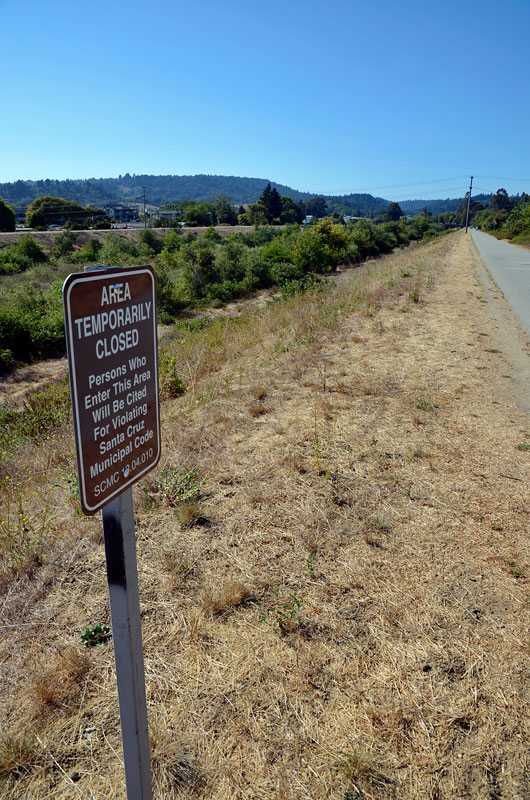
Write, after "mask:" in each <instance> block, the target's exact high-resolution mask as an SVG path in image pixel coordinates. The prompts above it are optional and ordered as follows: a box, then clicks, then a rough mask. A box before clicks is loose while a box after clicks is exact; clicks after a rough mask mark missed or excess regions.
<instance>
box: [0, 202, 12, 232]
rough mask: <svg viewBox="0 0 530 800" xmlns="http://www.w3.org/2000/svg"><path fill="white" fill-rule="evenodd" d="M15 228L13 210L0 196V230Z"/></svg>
mask: <svg viewBox="0 0 530 800" xmlns="http://www.w3.org/2000/svg"><path fill="white" fill-rule="evenodd" d="M14 230H15V212H14V211H13V209H11V208H9V206H6V204H5V203H4V201H3V200H2V198H1V197H0V231H14Z"/></svg>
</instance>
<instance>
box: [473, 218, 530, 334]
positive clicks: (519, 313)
mask: <svg viewBox="0 0 530 800" xmlns="http://www.w3.org/2000/svg"><path fill="white" fill-rule="evenodd" d="M471 236H472V237H473V241H474V242H475V244H476V246H477V248H478V251H479V253H480V256H481V258H482V260H483V261H484V264H485V265H486V267H487V269H488V272H489V273H490V275H491V277H492V278H493V280H494V281H495V283H496V284H497V286H498V287H499V289H500V290H501V292H502V293H503V295H504V298H505V300H506V301H507V303H508V304H509V306H510V308H511V309H512V311H513V313H514V314H515V315H516V317H518V319H519V321H520V323H521V324H522V326H523V328H524V329H525V331H526V332H527V334H528V335H529V336H530V251H526V250H523V249H522V248H521V247H516V246H515V245H513V244H508V243H507V242H499V241H498V240H497V239H495V238H494V237H493V236H489V235H488V234H487V233H482V231H475V230H473V231H471Z"/></svg>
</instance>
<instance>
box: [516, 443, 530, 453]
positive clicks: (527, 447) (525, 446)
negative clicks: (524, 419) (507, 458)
mask: <svg viewBox="0 0 530 800" xmlns="http://www.w3.org/2000/svg"><path fill="white" fill-rule="evenodd" d="M516 449H517V450H522V451H523V452H526V451H527V450H530V444H528V443H527V442H519V444H518V445H517V447H516Z"/></svg>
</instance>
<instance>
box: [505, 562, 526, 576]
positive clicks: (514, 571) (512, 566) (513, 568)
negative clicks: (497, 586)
mask: <svg viewBox="0 0 530 800" xmlns="http://www.w3.org/2000/svg"><path fill="white" fill-rule="evenodd" d="M506 563H507V565H508V566H509V568H510V575H513V577H514V578H517V579H519V578H525V577H526V575H525V574H524V572H523V571H522V570H520V569H519V567H517V566H516V565H515V561H513V560H512V559H508V561H507V562H506Z"/></svg>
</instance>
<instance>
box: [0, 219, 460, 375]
mask: <svg viewBox="0 0 530 800" xmlns="http://www.w3.org/2000/svg"><path fill="white" fill-rule="evenodd" d="M443 230H444V226H443V224H442V223H440V222H439V221H437V220H436V219H435V218H433V217H432V216H430V215H429V214H424V213H422V214H418V215H417V216H416V217H414V218H412V219H404V218H401V219H399V220H396V221H387V222H380V223H377V224H376V223H374V222H371V221H368V220H358V221H356V222H354V223H350V224H348V225H340V224H337V223H336V222H334V221H333V218H332V217H329V216H328V217H323V218H321V219H318V220H316V221H315V223H314V224H313V225H308V226H305V227H303V228H301V227H300V226H299V225H298V224H287V225H284V226H273V225H261V226H258V227H256V228H255V229H254V230H253V231H251V232H248V233H241V232H236V231H234V232H233V233H230V234H229V235H228V236H225V237H224V238H223V237H222V236H221V235H220V233H219V231H218V230H217V229H216V228H215V227H214V226H210V227H209V228H208V229H207V230H206V232H205V233H203V234H202V235H197V234H196V233H194V232H193V231H186V229H181V228H175V229H173V230H171V231H170V232H169V233H167V234H165V235H163V236H162V235H160V233H158V232H156V231H155V230H154V229H152V228H146V229H144V230H141V231H139V232H138V235H137V237H135V238H132V237H124V236H120V235H119V234H118V233H117V232H115V231H109V232H108V233H106V234H105V235H104V237H103V239H102V240H100V239H99V238H96V237H92V238H90V239H89V240H88V242H87V243H86V244H83V245H79V244H78V243H77V238H76V233H75V231H73V230H65V231H62V232H60V233H59V234H57V235H56V236H55V238H54V242H53V246H52V249H51V251H49V252H47V251H45V250H44V249H43V248H42V247H41V246H40V245H39V244H38V243H37V242H36V241H35V240H34V239H33V238H32V237H31V235H30V234H27V235H26V236H24V237H21V238H20V239H19V240H18V241H17V242H16V243H15V242H13V243H11V244H8V245H4V246H3V247H0V275H3V276H5V277H4V279H3V280H4V285H3V287H2V289H3V291H2V298H1V300H0V371H3V372H5V371H6V370H9V369H11V368H13V367H14V366H16V365H18V364H21V363H28V362H31V361H38V360H41V359H43V358H49V357H54V356H57V355H61V354H63V353H64V348H65V344H64V328H63V312H62V300H61V289H62V282H63V278H62V277H61V278H58V277H57V275H58V273H59V274H62V275H63V276H64V275H66V274H67V273H68V272H71V271H72V270H75V269H81V268H82V267H83V266H85V265H87V264H91V263H100V264H113V265H117V266H119V265H123V266H129V265H132V264H138V263H144V264H145V263H150V264H152V265H153V267H154V269H155V272H156V275H157V305H158V314H159V320H160V321H161V322H163V323H167V324H170V323H172V322H174V321H175V319H176V317H177V316H178V315H179V313H180V312H182V311H183V310H185V309H192V308H201V307H207V306H209V305H214V306H215V305H220V304H223V303H225V302H228V301H229V300H232V299H234V298H238V297H242V296H245V295H249V294H252V293H253V292H255V291H257V290H259V289H264V288H269V287H273V286H276V287H278V290H279V293H280V295H281V296H284V297H285V296H289V295H291V294H294V293H296V292H300V291H307V290H309V289H311V288H312V287H315V286H320V285H321V284H322V282H323V281H324V282H325V276H326V275H328V274H329V273H330V272H331V271H332V270H334V269H335V268H336V267H337V266H338V265H339V264H342V265H357V264H359V263H360V262H361V261H363V260H364V259H366V258H369V257H374V256H377V255H379V254H382V253H388V252H390V251H391V250H393V249H394V248H396V247H405V246H407V245H408V244H409V243H410V242H411V241H414V240H419V239H428V238H430V237H431V236H434V235H437V234H438V233H441V232H442V231H443ZM46 276H47V277H48V280H49V283H48V286H47V288H43V282H44V279H45V277H46ZM6 281H7V283H6Z"/></svg>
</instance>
